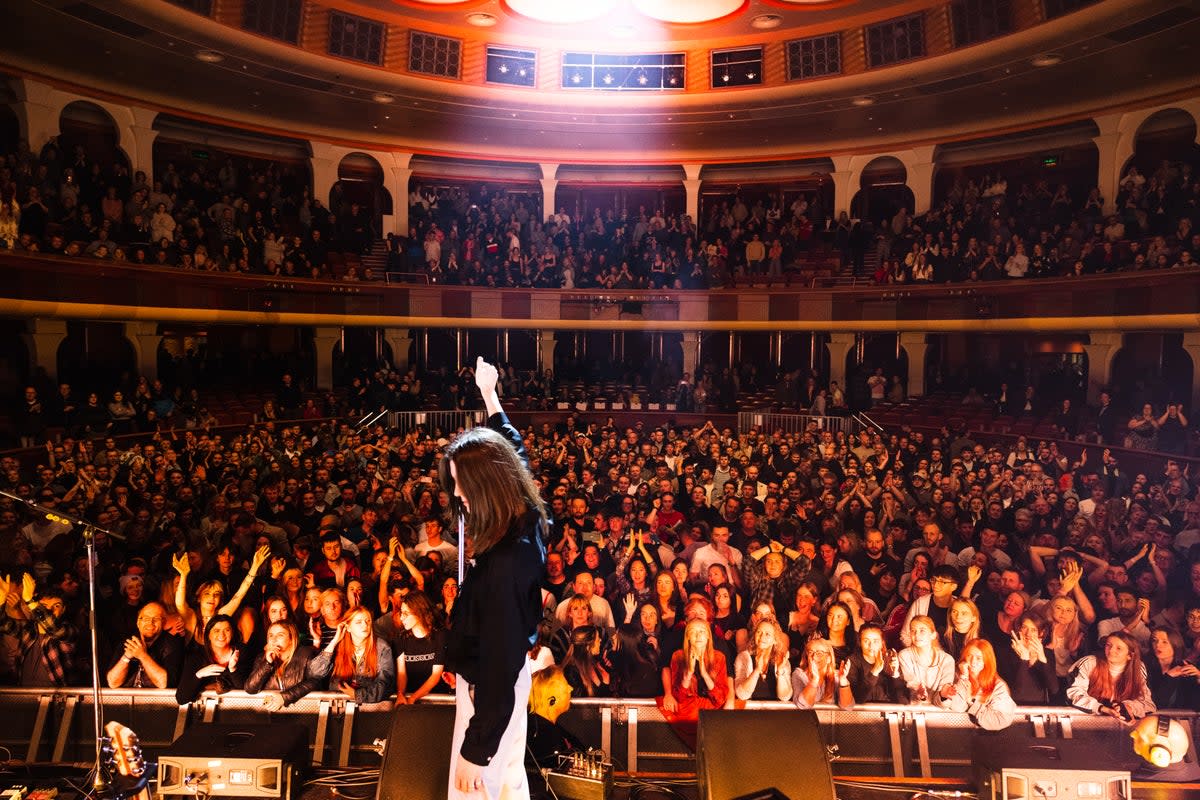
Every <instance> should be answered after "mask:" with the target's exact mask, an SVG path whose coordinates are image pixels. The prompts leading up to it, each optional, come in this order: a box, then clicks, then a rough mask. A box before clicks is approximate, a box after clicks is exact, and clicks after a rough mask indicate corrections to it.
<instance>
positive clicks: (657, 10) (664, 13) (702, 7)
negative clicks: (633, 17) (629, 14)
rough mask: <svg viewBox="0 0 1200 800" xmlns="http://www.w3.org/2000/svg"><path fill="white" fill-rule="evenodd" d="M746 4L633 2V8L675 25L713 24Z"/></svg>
mask: <svg viewBox="0 0 1200 800" xmlns="http://www.w3.org/2000/svg"><path fill="white" fill-rule="evenodd" d="M744 4H745V3H744V1H743V0H633V7H634V8H636V9H637V10H638V11H640V12H642V13H643V14H645V15H646V16H647V17H650V18H651V19H656V20H658V21H659V22H669V23H674V24H691V23H696V22H712V21H713V20H715V19H720V18H721V17H725V16H728V15H730V14H732V13H734V12H735V11H737V10H738V9H740V8H741V7H742V6H743V5H744Z"/></svg>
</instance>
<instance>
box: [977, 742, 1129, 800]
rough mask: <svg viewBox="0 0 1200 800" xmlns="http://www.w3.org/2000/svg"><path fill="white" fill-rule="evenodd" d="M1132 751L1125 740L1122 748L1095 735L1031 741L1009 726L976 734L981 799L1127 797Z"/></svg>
mask: <svg viewBox="0 0 1200 800" xmlns="http://www.w3.org/2000/svg"><path fill="white" fill-rule="evenodd" d="M1109 738H1110V739H1114V738H1116V739H1118V740H1125V742H1127V741H1128V737H1127V736H1120V737H1117V736H1115V735H1110V736H1109ZM1121 743H1123V742H1121ZM1124 750H1128V751H1129V752H1128V753H1126V752H1124ZM1131 753H1132V749H1131V748H1130V747H1129V746H1128V745H1127V744H1126V745H1125V747H1124V748H1123V749H1122V748H1118V747H1116V746H1114V744H1113V743H1112V742H1109V741H1104V740H1096V739H1035V738H1032V737H1030V736H1029V735H1027V734H1025V733H1024V732H1022V731H1020V730H1017V731H1014V730H1012V729H1009V730H1006V731H1002V732H1000V733H999V734H992V733H981V734H976V739H975V747H974V754H975V759H974V760H975V768H976V782H977V785H978V787H979V798H980V800H1129V798H1131V797H1132V795H1131V794H1130V786H1129V781H1130V770H1129V766H1128V764H1129V759H1128V755H1130V754H1131Z"/></svg>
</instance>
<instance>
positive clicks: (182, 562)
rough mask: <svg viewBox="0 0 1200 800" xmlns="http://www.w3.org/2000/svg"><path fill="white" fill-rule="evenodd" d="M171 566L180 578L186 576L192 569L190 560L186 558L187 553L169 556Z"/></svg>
mask: <svg viewBox="0 0 1200 800" xmlns="http://www.w3.org/2000/svg"><path fill="white" fill-rule="evenodd" d="M171 566H172V567H174V568H175V571H176V572H178V573H179V577H181V578H186V577H187V576H188V573H189V572H191V571H192V562H191V561H190V560H189V559H188V554H187V553H180V554H178V555H174V556H171Z"/></svg>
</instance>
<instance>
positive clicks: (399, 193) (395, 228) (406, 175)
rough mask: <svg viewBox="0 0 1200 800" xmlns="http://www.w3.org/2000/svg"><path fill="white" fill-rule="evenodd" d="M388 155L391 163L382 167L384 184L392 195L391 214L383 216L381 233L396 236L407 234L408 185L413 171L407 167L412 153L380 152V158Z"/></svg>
mask: <svg viewBox="0 0 1200 800" xmlns="http://www.w3.org/2000/svg"><path fill="white" fill-rule="evenodd" d="M388 156H390V157H391V159H392V163H391V164H390V165H388V166H385V168H384V186H385V188H386V189H387V190H388V193H389V194H391V196H392V215H391V217H390V218H389V217H387V216H384V218H383V230H382V231H381V233H382V234H383V235H384V236H387V235H388V234H389V233H394V234H396V235H397V236H406V235H408V186H409V181H410V180H411V179H412V174H413V171H412V169H411V168H410V167H409V164H410V163H411V162H412V157H413V154H412V153H381V154H380V158H383V159H385V161H384V162H383V163H385V164H386V158H387V157H388Z"/></svg>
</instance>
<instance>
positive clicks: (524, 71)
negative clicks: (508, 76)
mask: <svg viewBox="0 0 1200 800" xmlns="http://www.w3.org/2000/svg"><path fill="white" fill-rule="evenodd" d="M517 74H518V75H520V76H521V77H522V78H524V77H525V76H526V75H528V74H529V70H527V69H525V68H524V67H521V68H520V69H519V70H517Z"/></svg>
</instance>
